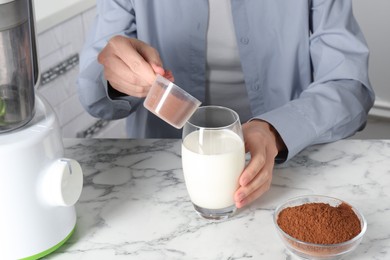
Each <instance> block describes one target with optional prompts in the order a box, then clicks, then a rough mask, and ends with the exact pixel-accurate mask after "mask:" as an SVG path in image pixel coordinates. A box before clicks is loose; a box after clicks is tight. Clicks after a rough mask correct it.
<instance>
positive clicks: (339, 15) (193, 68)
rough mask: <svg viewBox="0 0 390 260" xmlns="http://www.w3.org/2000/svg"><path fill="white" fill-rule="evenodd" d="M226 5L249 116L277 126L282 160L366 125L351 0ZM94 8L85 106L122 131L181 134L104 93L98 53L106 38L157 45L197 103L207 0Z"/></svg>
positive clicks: (369, 96)
mask: <svg viewBox="0 0 390 260" xmlns="http://www.w3.org/2000/svg"><path fill="white" fill-rule="evenodd" d="M231 5H232V15H233V23H234V27H235V32H236V36H237V43H238V49H239V54H240V59H241V63H242V70H243V73H244V78H245V83H246V89H247V91H248V96H249V102H250V108H251V110H252V114H253V117H254V118H258V119H262V120H265V121H267V122H269V123H270V124H272V125H273V126H274V127H275V128H276V130H277V131H278V132H279V134H280V136H281V137H282V139H283V140H284V142H285V144H286V146H287V148H288V159H290V158H291V157H293V156H294V155H295V154H297V153H298V152H299V151H301V150H302V149H304V148H305V147H307V146H309V145H313V144H318V143H325V142H331V141H335V140H338V139H341V138H345V137H348V136H351V135H353V134H354V133H355V132H356V131H358V130H360V129H362V127H364V125H365V122H366V118H367V113H368V111H369V109H370V108H371V107H372V105H373V102H374V92H373V90H372V88H371V86H370V82H369V79H368V55H369V51H368V48H367V44H366V42H365V40H364V37H363V35H362V32H361V31H360V28H359V26H358V24H357V23H356V21H355V19H354V17H353V15H352V6H351V5H352V3H351V0H294V1H287V0H262V1H256V0H232V1H231ZM97 12H98V14H97V16H96V19H95V22H94V24H93V26H92V29H91V31H90V33H89V36H88V37H87V40H86V43H85V47H84V49H83V51H82V53H81V57H80V76H79V79H78V87H79V94H80V101H81V103H82V104H83V106H84V107H85V109H86V110H87V111H88V112H89V113H90V114H91V115H93V116H95V117H99V118H104V119H118V118H124V117H127V132H128V136H129V137H130V138H181V131H180V130H177V129H175V128H173V127H172V126H170V125H168V124H166V123H164V122H163V121H161V120H160V119H158V118H157V117H155V116H154V115H152V114H151V113H149V112H148V111H147V110H146V109H145V108H144V107H143V105H142V102H143V99H138V98H135V97H129V96H125V97H117V98H113V97H112V96H109V95H108V94H107V83H106V80H105V79H104V76H103V67H102V65H100V64H99V63H98V62H97V55H98V53H99V52H100V51H101V50H102V48H104V46H105V45H106V44H107V42H108V40H109V39H110V38H111V37H113V36H114V35H118V34H120V35H125V36H128V37H136V38H138V39H140V40H142V41H144V42H147V43H149V44H150V45H152V46H153V47H155V48H156V49H157V50H158V51H159V53H160V57H161V59H162V61H163V63H164V67H165V68H167V69H170V70H172V71H173V75H174V77H175V82H176V83H177V84H178V85H179V86H181V87H182V88H184V89H185V90H186V91H188V92H190V93H191V94H192V95H194V96H195V97H196V98H198V99H199V100H201V101H204V100H205V72H206V66H205V64H206V34H207V25H208V2H207V0H185V1H184V0H110V1H107V0H97ZM232 102H234V97H232Z"/></svg>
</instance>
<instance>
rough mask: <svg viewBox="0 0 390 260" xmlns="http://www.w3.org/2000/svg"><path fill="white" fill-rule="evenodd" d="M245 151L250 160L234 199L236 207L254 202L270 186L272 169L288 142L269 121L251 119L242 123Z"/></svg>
mask: <svg viewBox="0 0 390 260" xmlns="http://www.w3.org/2000/svg"><path fill="white" fill-rule="evenodd" d="M242 130H243V135H244V141H245V150H246V152H249V153H250V154H251V159H250V161H249V163H248V165H247V166H246V167H245V169H244V171H243V173H242V174H241V176H240V179H239V185H240V186H239V188H238V189H237V191H236V193H235V195H234V200H235V202H236V207H237V208H242V207H243V206H245V205H247V204H249V203H251V202H253V201H254V200H256V199H257V198H259V197H260V196H261V195H263V194H264V193H265V192H266V191H268V190H269V188H270V187H271V181H272V172H273V168H274V163H275V157H276V156H277V154H278V151H282V150H284V149H285V145H284V143H283V141H282V139H281V138H280V136H279V134H278V133H277V131H276V130H275V129H274V128H273V127H272V126H271V125H270V124H268V123H267V122H265V121H261V120H252V121H250V122H248V123H245V124H243V125H242Z"/></svg>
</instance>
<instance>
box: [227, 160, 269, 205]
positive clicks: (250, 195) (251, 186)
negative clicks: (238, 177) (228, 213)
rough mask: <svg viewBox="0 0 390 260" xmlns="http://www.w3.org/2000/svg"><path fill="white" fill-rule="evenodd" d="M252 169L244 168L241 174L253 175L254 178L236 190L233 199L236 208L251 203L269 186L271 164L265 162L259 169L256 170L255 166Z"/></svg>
mask: <svg viewBox="0 0 390 260" xmlns="http://www.w3.org/2000/svg"><path fill="white" fill-rule="evenodd" d="M248 166H249V165H248ZM253 169H254V170H253V171H251V170H248V168H246V169H245V171H244V173H243V175H254V178H252V180H251V181H250V182H249V183H248V184H246V185H244V186H240V188H239V189H238V190H237V191H236V193H235V197H234V200H235V202H236V207H237V208H241V207H243V206H245V205H247V204H249V203H251V202H252V201H254V200H255V199H257V198H258V197H260V196H261V195H263V194H264V193H265V192H266V191H268V190H269V188H270V187H271V181H272V170H273V165H269V164H266V165H264V167H262V168H261V171H258V170H256V169H257V168H253Z"/></svg>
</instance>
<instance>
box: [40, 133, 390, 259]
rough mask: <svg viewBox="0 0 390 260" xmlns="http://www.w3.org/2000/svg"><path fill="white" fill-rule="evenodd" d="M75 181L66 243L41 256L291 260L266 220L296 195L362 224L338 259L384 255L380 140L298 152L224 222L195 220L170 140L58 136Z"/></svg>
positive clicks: (389, 233)
mask: <svg viewBox="0 0 390 260" xmlns="http://www.w3.org/2000/svg"><path fill="white" fill-rule="evenodd" d="M64 143H65V147H66V150H65V155H66V156H67V157H69V158H73V159H76V160H78V161H79V162H80V164H81V166H82V168H83V171H84V175H85V179H84V180H85V183H84V189H83V192H82V195H81V198H80V201H79V202H78V203H77V204H76V211H77V215H78V220H77V228H76V231H75V233H74V235H73V236H72V237H71V239H70V240H69V241H68V242H67V243H66V244H65V245H64V246H63V247H61V248H60V249H59V250H58V251H56V252H55V253H53V254H52V255H50V256H49V257H47V258H46V259H55V260H61V259H72V260H74V259H80V260H81V259H83V260H84V259H94V260H100V259H115V260H117V259H126V260H128V259H137V260H141V259H202V260H204V259H275V260H278V259H292V255H291V253H290V252H289V251H287V250H286V249H285V247H284V246H283V244H282V241H281V240H280V238H279V237H278V235H277V233H276V230H275V228H274V225H273V221H272V214H273V212H274V209H275V208H276V206H277V205H278V204H280V203H282V202H283V201H285V200H287V199H289V198H292V197H295V196H299V195H305V194H322V195H328V196H332V197H337V198H340V199H343V200H345V201H347V202H349V203H351V204H352V205H354V206H356V207H357V208H358V209H360V210H361V211H362V212H363V214H364V216H365V218H366V219H367V222H368V229H367V232H366V235H365V237H364V239H363V241H362V243H361V244H360V245H359V247H358V248H357V249H356V250H355V251H354V252H353V253H352V254H350V255H348V257H346V259H354V260H360V259H361V260H363V259H364V260H367V259H376V260H377V259H390V224H389V219H390V203H389V202H390V140H389V141H382V140H371V141H369V140H365V141H361V140H343V141H338V142H335V143H331V144H325V145H317V146H313V147H310V148H307V149H306V150H304V151H303V152H301V153H300V154H298V155H297V156H296V157H295V158H293V159H292V160H290V161H289V162H287V163H285V164H282V165H278V166H276V168H275V170H274V177H273V182H272V187H271V190H270V191H268V193H266V194H265V195H264V196H262V197H261V198H260V199H258V200H257V201H256V202H255V203H253V204H251V205H250V206H248V207H245V208H243V209H240V210H239V211H238V212H237V213H236V215H235V216H233V217H232V218H230V219H228V220H226V221H219V222H218V221H209V220H205V219H202V218H200V217H199V216H198V215H197V214H196V213H195V212H194V210H193V207H192V204H191V202H190V200H189V197H188V195H187V191H186V187H185V183H184V179H183V174H182V168H181V157H180V140H160V139H155V140H126V139H122V140H108V139H85V140H82V139H79V140H77V139H65V140H64Z"/></svg>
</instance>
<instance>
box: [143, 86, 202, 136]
mask: <svg viewBox="0 0 390 260" xmlns="http://www.w3.org/2000/svg"><path fill="white" fill-rule="evenodd" d="M164 93H165V89H164V87H163V86H161V85H160V84H155V85H154V86H153V87H152V88H151V89H150V92H149V93H148V96H147V97H146V99H145V102H144V106H145V107H146V108H147V109H148V110H149V111H150V112H152V113H153V114H155V115H156V116H158V117H160V118H161V119H163V120H164V121H166V122H168V123H169V124H171V125H173V126H174V127H176V128H182V127H183V125H184V123H185V122H186V121H187V120H188V118H189V117H190V116H191V115H192V114H193V112H194V111H195V110H196V108H197V107H198V106H196V105H195V104H194V103H193V102H192V101H190V100H187V99H185V96H184V95H183V94H182V93H179V92H178V91H175V90H172V91H171V92H170V93H169V94H168V95H167V96H166V97H164V98H165V100H164V105H163V106H160V107H159V101H160V99H161V98H162V97H163V96H164Z"/></svg>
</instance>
